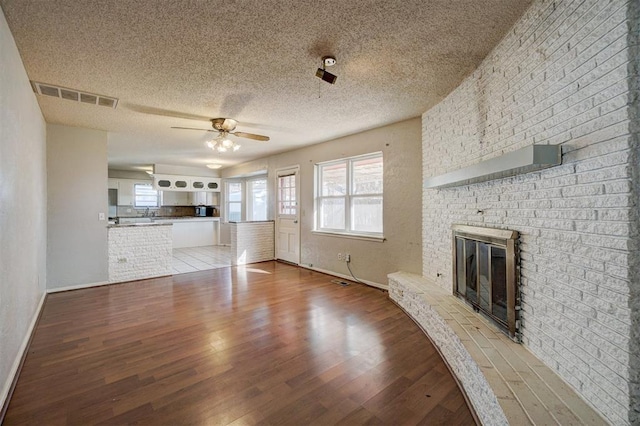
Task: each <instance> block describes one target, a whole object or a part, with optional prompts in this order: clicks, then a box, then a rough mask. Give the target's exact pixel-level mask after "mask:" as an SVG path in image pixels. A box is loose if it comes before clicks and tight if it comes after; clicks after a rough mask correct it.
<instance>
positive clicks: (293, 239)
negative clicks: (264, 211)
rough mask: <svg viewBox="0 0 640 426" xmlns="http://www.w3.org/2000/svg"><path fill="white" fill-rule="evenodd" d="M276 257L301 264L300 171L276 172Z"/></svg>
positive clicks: (295, 169)
mask: <svg viewBox="0 0 640 426" xmlns="http://www.w3.org/2000/svg"><path fill="white" fill-rule="evenodd" d="M276 178H277V182H276V187H277V191H276V194H277V200H276V235H277V238H276V258H277V259H281V260H285V261H287V262H291V263H295V264H296V265H298V264H300V223H299V220H298V219H299V214H300V209H299V207H298V204H299V201H298V200H299V193H300V191H299V186H300V185H299V171H298V168H297V167H296V168H291V169H285V170H279V171H278V172H277V174H276Z"/></svg>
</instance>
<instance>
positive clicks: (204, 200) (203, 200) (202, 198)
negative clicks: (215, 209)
mask: <svg viewBox="0 0 640 426" xmlns="http://www.w3.org/2000/svg"><path fill="white" fill-rule="evenodd" d="M189 205H190V206H219V205H220V193H219V192H207V191H197V192H190V193H189Z"/></svg>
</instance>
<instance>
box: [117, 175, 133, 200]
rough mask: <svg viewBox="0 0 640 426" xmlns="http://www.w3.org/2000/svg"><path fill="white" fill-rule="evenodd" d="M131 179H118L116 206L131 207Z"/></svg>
mask: <svg viewBox="0 0 640 426" xmlns="http://www.w3.org/2000/svg"><path fill="white" fill-rule="evenodd" d="M134 182H136V181H134V180H132V179H118V205H119V206H133V185H134Z"/></svg>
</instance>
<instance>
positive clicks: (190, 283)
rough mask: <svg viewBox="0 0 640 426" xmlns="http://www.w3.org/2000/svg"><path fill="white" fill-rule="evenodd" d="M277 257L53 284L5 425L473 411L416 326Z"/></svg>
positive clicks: (369, 294) (276, 420)
mask: <svg viewBox="0 0 640 426" xmlns="http://www.w3.org/2000/svg"><path fill="white" fill-rule="evenodd" d="M331 279H332V277H330V276H328V275H324V274H320V273H317V272H313V271H309V270H305V269H302V268H298V267H295V266H291V265H286V264H282V263H278V262H265V263H260V264H254V265H247V266H246V267H237V268H235V267H234V268H221V269H215V270H209V271H200V272H193V273H189V274H182V275H174V276H173V277H166V278H159V279H151V280H143V281H134V282H130V283H124V284H116V285H110V286H104V287H96V288H90V289H83V290H76V291H69V292H64V293H55V294H50V295H49V296H48V297H47V300H46V302H45V305H44V308H43V312H42V317H41V319H40V322H39V324H38V326H37V328H36V331H35V334H34V338H33V342H32V344H31V347H30V348H29V352H28V355H27V358H26V361H25V365H24V367H23V369H22V372H21V375H20V378H19V380H18V384H17V386H16V389H15V392H14V394H13V397H12V400H11V401H10V404H9V409H8V411H7V415H6V417H5V422H4V424H5V425H14V424H47V425H61V424H74V425H75V424H77V425H86V424H105V425H114V424H132V423H135V424H152V425H156V424H170V425H182V424H213V425H227V424H230V425H247V424H279V425H284V424H291V425H302V424H313V425H329V424H344V425H355V424H389V425H391V424H392V425H399V424H447V425H453V424H459V425H468V424H474V421H473V418H472V416H471V413H470V411H469V409H468V407H467V405H466V403H465V400H464V398H463V396H462V394H461V392H460V390H459V389H458V387H457V386H456V383H455V381H454V380H453V378H452V377H451V374H450V373H449V371H448V370H447V368H446V366H445V365H444V363H443V361H442V359H441V358H440V356H439V355H438V353H437V352H436V350H435V349H434V347H433V346H432V344H431V343H430V341H429V340H428V339H427V337H426V336H425V335H424V334H423V332H422V331H421V330H420V329H419V328H418V327H417V326H416V325H415V324H414V323H413V322H412V321H411V320H410V319H409V317H408V316H407V315H406V314H405V313H404V312H402V311H401V310H400V309H399V308H398V307H397V306H396V305H394V304H393V303H392V302H391V301H390V300H388V298H387V295H386V293H384V292H382V291H380V290H377V289H374V288H371V287H367V286H363V285H359V284H352V285H350V286H346V287H343V286H341V285H339V284H334V283H332V282H331Z"/></svg>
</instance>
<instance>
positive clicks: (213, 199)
mask: <svg viewBox="0 0 640 426" xmlns="http://www.w3.org/2000/svg"><path fill="white" fill-rule="evenodd" d="M204 204H205V206H219V205H220V193H219V192H207V199H206V201H205V203H204Z"/></svg>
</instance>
